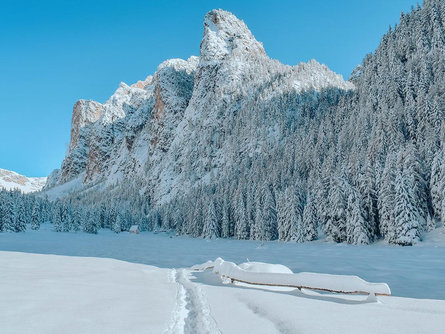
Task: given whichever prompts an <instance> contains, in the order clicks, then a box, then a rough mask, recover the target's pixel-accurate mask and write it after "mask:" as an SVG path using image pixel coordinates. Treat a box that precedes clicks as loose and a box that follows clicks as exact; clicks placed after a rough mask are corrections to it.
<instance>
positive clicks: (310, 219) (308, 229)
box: [302, 193, 318, 241]
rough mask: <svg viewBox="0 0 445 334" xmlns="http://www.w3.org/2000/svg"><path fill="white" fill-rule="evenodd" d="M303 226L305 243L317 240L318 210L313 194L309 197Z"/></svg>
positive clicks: (304, 211) (304, 212)
mask: <svg viewBox="0 0 445 334" xmlns="http://www.w3.org/2000/svg"><path fill="white" fill-rule="evenodd" d="M302 226H303V227H302V230H303V238H304V240H305V241H312V240H315V239H317V235H318V233H317V208H316V207H315V201H314V199H313V195H312V194H311V193H309V195H308V196H307V202H306V205H305V207H304V210H303V220H302Z"/></svg>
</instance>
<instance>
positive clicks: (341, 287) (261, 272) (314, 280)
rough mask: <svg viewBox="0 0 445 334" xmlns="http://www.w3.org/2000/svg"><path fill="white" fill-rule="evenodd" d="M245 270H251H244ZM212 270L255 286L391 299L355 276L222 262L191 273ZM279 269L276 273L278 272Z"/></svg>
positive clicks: (384, 288) (387, 292)
mask: <svg viewBox="0 0 445 334" xmlns="http://www.w3.org/2000/svg"><path fill="white" fill-rule="evenodd" d="M245 267H247V268H248V269H251V270H245V269H244V268H245ZM208 268H213V272H214V273H216V274H218V275H220V276H221V277H222V278H223V279H224V278H228V279H232V280H236V281H239V282H243V283H248V284H254V285H274V286H281V287H299V288H311V289H313V290H322V291H331V292H344V293H368V294H372V295H377V294H379V295H391V290H390V289H389V287H388V285H387V284H386V283H369V282H366V281H364V280H363V279H361V278H360V277H357V276H347V275H329V274H318V273H297V274H294V273H292V272H290V273H289V272H283V271H284V270H283V268H280V267H279V268H277V265H268V264H264V263H262V264H256V265H255V264H253V265H249V264H245V263H244V264H241V265H240V266H237V265H236V264H235V263H233V262H228V261H224V260H223V259H221V258H218V259H216V260H215V261H214V262H210V263H209V262H206V263H205V264H204V265H201V266H199V265H198V266H193V267H192V269H193V270H198V271H204V270H206V269H208ZM277 269H278V270H277Z"/></svg>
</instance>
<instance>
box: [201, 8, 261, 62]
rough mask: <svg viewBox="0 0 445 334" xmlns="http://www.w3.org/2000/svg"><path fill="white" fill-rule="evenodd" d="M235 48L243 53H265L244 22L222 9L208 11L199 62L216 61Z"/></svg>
mask: <svg viewBox="0 0 445 334" xmlns="http://www.w3.org/2000/svg"><path fill="white" fill-rule="evenodd" d="M235 50H237V51H238V52H243V53H254V54H262V55H265V54H266V53H265V51H264V48H263V45H262V44H261V43H260V42H258V41H257V40H256V39H255V37H254V36H253V35H252V33H251V32H250V30H249V28H247V26H246V24H245V23H244V22H243V21H242V20H239V19H238V18H237V17H236V16H235V15H233V14H232V13H230V12H227V11H225V10H222V9H214V10H212V11H210V12H208V13H207V14H206V16H205V18H204V37H203V39H202V42H201V50H200V58H201V59H200V64H201V65H208V64H209V63H213V62H218V61H221V60H222V59H224V58H225V57H226V56H227V55H229V54H231V53H232V52H234V51H235Z"/></svg>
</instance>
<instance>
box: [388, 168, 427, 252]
mask: <svg viewBox="0 0 445 334" xmlns="http://www.w3.org/2000/svg"><path fill="white" fill-rule="evenodd" d="M412 183H413V182H412V181H411V182H410V179H409V177H408V176H407V175H404V174H399V175H397V177H396V180H395V193H396V197H395V207H394V224H395V226H394V236H393V238H392V240H390V241H391V242H392V243H395V244H399V245H403V246H411V245H413V244H415V243H416V242H417V241H419V240H420V228H421V226H420V222H419V216H418V211H417V209H416V207H415V206H416V203H415V195H414V193H413V186H412Z"/></svg>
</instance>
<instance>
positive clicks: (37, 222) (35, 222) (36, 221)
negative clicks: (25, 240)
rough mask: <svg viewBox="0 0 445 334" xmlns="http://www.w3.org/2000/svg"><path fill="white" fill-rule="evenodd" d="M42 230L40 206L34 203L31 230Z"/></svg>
mask: <svg viewBox="0 0 445 334" xmlns="http://www.w3.org/2000/svg"><path fill="white" fill-rule="evenodd" d="M39 228H40V215H39V205H38V204H37V202H34V204H33V206H32V213H31V229H33V230H38V229H39Z"/></svg>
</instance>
